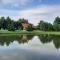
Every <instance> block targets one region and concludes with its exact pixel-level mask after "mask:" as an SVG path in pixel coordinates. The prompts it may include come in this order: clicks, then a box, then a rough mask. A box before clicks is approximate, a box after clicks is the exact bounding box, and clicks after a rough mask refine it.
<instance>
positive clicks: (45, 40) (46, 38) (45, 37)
mask: <svg viewBox="0 0 60 60" xmlns="http://www.w3.org/2000/svg"><path fill="white" fill-rule="evenodd" d="M39 39H40V41H41V42H42V43H48V42H51V41H52V36H49V35H39Z"/></svg>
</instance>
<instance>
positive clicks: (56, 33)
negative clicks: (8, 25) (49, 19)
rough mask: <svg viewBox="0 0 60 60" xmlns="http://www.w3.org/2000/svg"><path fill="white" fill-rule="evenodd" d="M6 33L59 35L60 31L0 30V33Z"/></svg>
mask: <svg viewBox="0 0 60 60" xmlns="http://www.w3.org/2000/svg"><path fill="white" fill-rule="evenodd" d="M3 34H7V35H19V34H29V35H40V34H48V35H60V32H54V31H38V30H36V31H30V32H29V31H23V30H21V31H20V30H17V31H7V30H0V35H3Z"/></svg>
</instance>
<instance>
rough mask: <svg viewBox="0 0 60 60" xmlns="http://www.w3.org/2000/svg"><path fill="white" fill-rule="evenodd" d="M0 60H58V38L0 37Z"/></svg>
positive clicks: (59, 55) (43, 36)
mask: <svg viewBox="0 0 60 60" xmlns="http://www.w3.org/2000/svg"><path fill="white" fill-rule="evenodd" d="M0 60H60V36H48V35H39V36H33V35H20V36H0Z"/></svg>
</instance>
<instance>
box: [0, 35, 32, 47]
mask: <svg viewBox="0 0 60 60" xmlns="http://www.w3.org/2000/svg"><path fill="white" fill-rule="evenodd" d="M24 37H25V38H24ZM32 38H33V35H20V36H0V45H2V46H3V45H4V44H6V45H7V46H9V44H11V43H13V42H14V41H17V42H18V43H25V42H28V41H29V40H31V39H32Z"/></svg>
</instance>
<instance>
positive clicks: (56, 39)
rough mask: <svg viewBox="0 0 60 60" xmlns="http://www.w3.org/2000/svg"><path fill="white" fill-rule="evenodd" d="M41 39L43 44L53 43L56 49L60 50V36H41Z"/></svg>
mask: <svg viewBox="0 0 60 60" xmlns="http://www.w3.org/2000/svg"><path fill="white" fill-rule="evenodd" d="M39 39H40V41H41V42H42V43H43V44H44V43H49V42H51V41H53V44H54V46H55V48H57V49H58V48H60V36H58V35H39Z"/></svg>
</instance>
